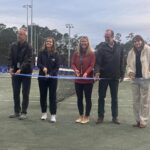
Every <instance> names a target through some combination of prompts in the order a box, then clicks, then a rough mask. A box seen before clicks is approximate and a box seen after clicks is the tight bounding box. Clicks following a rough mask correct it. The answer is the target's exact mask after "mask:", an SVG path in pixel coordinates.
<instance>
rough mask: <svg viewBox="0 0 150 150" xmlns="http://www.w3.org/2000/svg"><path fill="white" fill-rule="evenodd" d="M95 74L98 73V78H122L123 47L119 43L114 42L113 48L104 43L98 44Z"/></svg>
mask: <svg viewBox="0 0 150 150" xmlns="http://www.w3.org/2000/svg"><path fill="white" fill-rule="evenodd" d="M95 73H100V78H111V79H119V78H123V77H124V54H123V47H122V46H121V45H120V44H119V43H116V42H114V46H113V48H111V47H110V46H109V45H108V44H107V43H106V42H102V43H100V44H99V46H98V50H97V52H96V66H95Z"/></svg>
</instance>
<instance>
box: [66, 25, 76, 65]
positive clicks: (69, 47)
mask: <svg viewBox="0 0 150 150" xmlns="http://www.w3.org/2000/svg"><path fill="white" fill-rule="evenodd" d="M66 28H68V30H69V32H68V33H69V39H68V67H70V50H71V43H70V42H71V41H70V40H71V39H70V36H71V28H74V27H73V25H72V24H66Z"/></svg>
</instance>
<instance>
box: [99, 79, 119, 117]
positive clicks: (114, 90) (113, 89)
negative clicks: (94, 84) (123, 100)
mask: <svg viewBox="0 0 150 150" xmlns="http://www.w3.org/2000/svg"><path fill="white" fill-rule="evenodd" d="M108 85H109V87H110V94H111V111H112V117H114V118H115V117H117V116H118V85H119V80H100V81H99V93H98V94H99V99H98V116H99V117H104V112H105V109H104V108H105V97H106V91H107V88H108Z"/></svg>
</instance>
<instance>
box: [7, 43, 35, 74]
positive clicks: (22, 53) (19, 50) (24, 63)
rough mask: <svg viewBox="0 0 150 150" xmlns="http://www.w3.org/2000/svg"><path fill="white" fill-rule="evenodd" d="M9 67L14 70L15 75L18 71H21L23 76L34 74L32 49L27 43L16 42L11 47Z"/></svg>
mask: <svg viewBox="0 0 150 150" xmlns="http://www.w3.org/2000/svg"><path fill="white" fill-rule="evenodd" d="M18 64H19V65H18ZM8 66H9V68H13V69H14V73H15V72H16V71H17V70H18V69H21V73H23V74H29V73H32V48H31V46H30V45H29V44H28V43H27V42H24V43H23V44H20V43H19V42H15V43H13V44H12V45H11V48H10V52H9V57H8Z"/></svg>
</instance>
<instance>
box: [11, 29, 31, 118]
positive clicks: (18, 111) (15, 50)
mask: <svg viewBox="0 0 150 150" xmlns="http://www.w3.org/2000/svg"><path fill="white" fill-rule="evenodd" d="M17 38H18V40H17V42H15V43H13V44H12V45H11V49H10V53H9V59H8V60H9V73H10V74H11V76H12V88H13V98H14V113H13V114H11V115H10V116H9V117H10V118H16V117H18V118H19V119H20V120H23V119H26V114H27V108H28V103H29V92H30V85H31V77H27V76H21V74H31V73H32V48H31V47H30V46H29V44H28V43H27V41H26V39H27V32H26V30H25V29H23V28H21V29H20V30H19V31H18V34H17ZM21 86H22V94H23V96H22V97H23V100H22V106H20V89H21Z"/></svg>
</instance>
